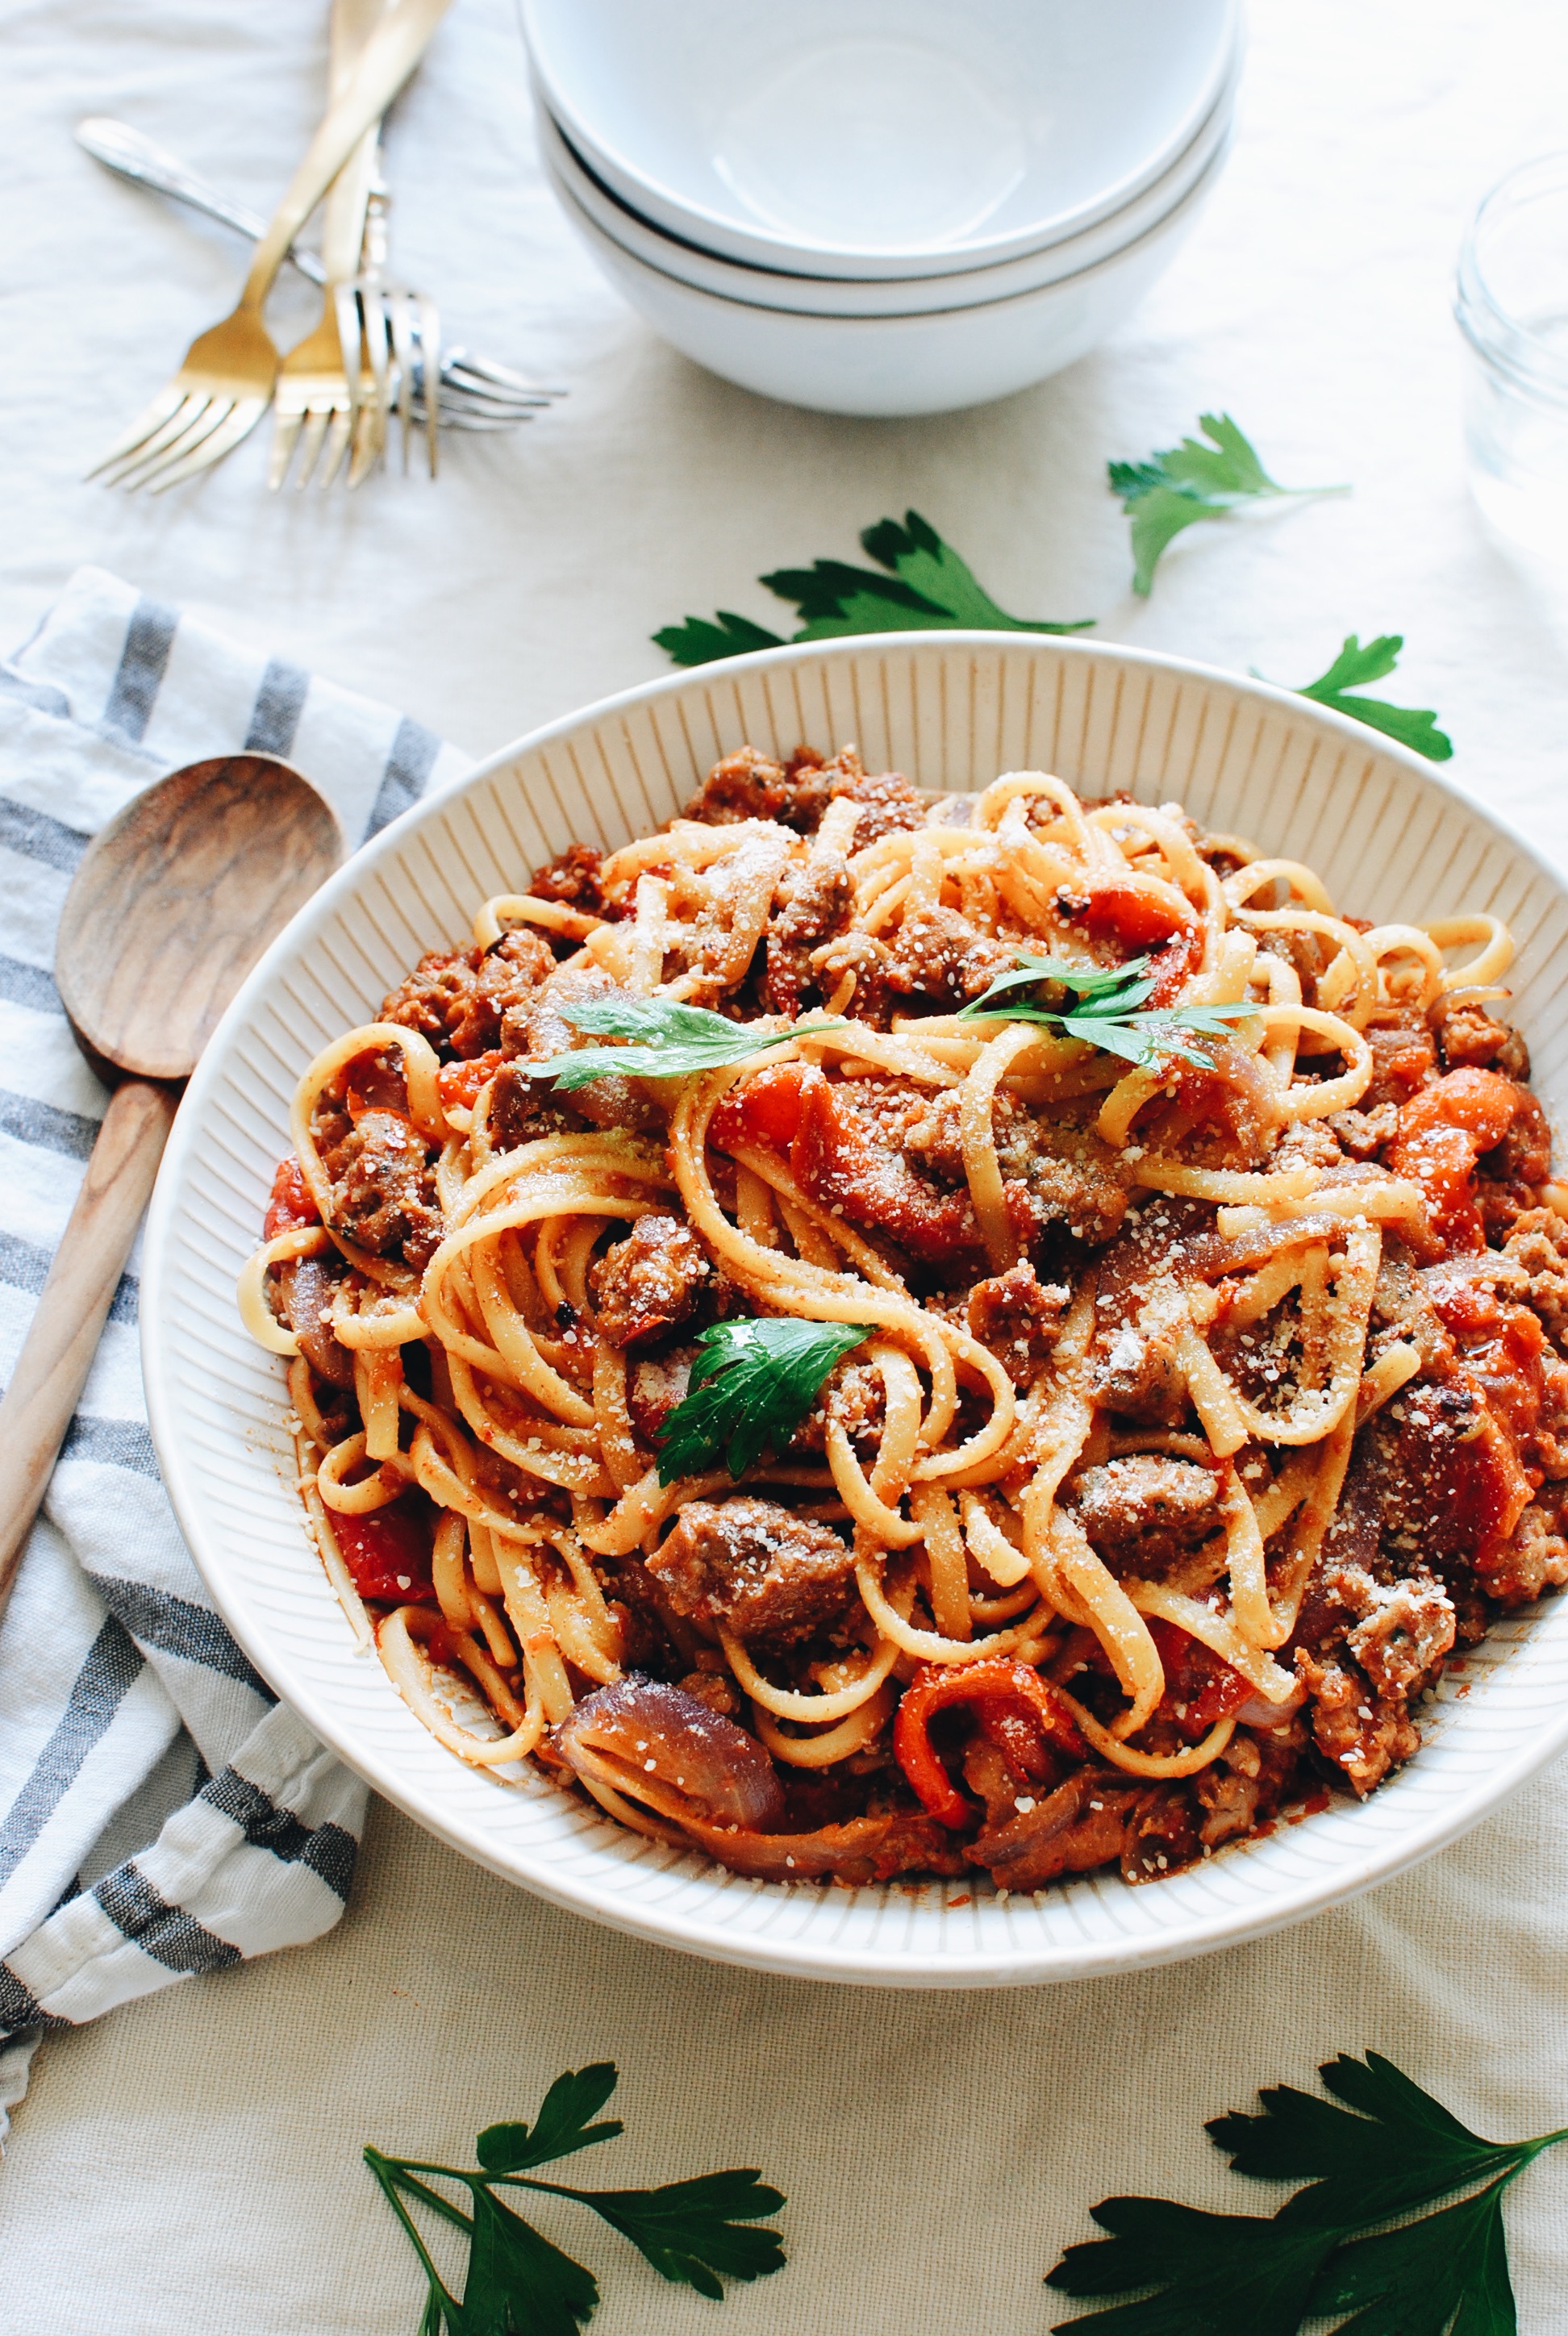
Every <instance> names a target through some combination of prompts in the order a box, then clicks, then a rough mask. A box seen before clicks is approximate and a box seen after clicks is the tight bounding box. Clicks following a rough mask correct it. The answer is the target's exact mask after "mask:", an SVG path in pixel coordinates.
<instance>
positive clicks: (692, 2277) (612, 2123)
mask: <svg viewBox="0 0 1568 2336" xmlns="http://www.w3.org/2000/svg"><path fill="white" fill-rule="evenodd" d="M616 2081H617V2078H616V2069H615V2065H614V2063H613V2062H612V2061H609V2060H600V2061H597V2062H596V2063H595V2064H594V2066H593V2067H592V2068H579V2069H576V2070H575V2071H574V2070H569V2071H568V2072H567V2073H566V2075H564V2076H561V2077H558V2078H556V2080H555V2082H554V2084H553V2085H552V2086H551V2087H550V2090H549V2092H548V2093H547V2094H546V2095H545V2097H544V2100H543V2102H542V2103H541V2107H540V2112H539V2116H538V2117H537V2118H536V2119H535V2120H534V2123H533V2126H532V2127H528V2126H527V2125H524V2124H511V2125H492V2126H487V2127H485V2129H484V2131H483V2132H482V2134H481V2135H480V2136H479V2140H478V2143H477V2145H476V2150H477V2155H478V2157H479V2161H480V2162H479V2165H478V2166H477V2167H464V2166H436V2165H432V2164H429V2163H427V2162H426V2161H425V2160H424V2159H422V2158H416V2157H394V2156H389V2155H388V2154H387V2153H386V2152H385V2151H383V2150H379V2149H375V2148H371V2147H368V2146H367V2147H366V2149H365V2164H366V2165H367V2166H369V2168H370V2170H371V2173H372V2174H373V2175H375V2180H376V2182H377V2184H378V2185H380V2189H381V2192H382V2195H383V2196H384V2197H385V2200H386V2203H387V2205H389V2206H390V2207H391V2208H392V2211H393V2213H394V2214H395V2215H396V2216H397V2219H398V2221H399V2222H400V2223H401V2224H402V2225H403V2228H404V2232H405V2233H406V2234H407V2236H408V2238H409V2240H410V2242H411V2244H413V2246H414V2251H415V2253H417V2254H418V2256H419V2260H420V2263H421V2265H422V2267H423V2269H424V2278H425V2289H426V2292H425V2302H424V2311H423V2312H422V2313H421V2315H420V2322H419V2336H523V2331H526V2336H579V2330H580V2329H581V2328H582V2327H583V2326H584V2324H585V2323H586V2322H587V2321H589V2319H590V2318H591V2317H592V2315H593V2312H594V2311H595V2308H596V2307H597V2305H598V2303H599V2282H598V2281H597V2280H596V2279H595V2278H594V2276H593V2273H591V2272H590V2271H589V2270H587V2269H586V2268H585V2266H584V2265H583V2264H581V2263H577V2262H574V2260H573V2259H572V2257H571V2256H570V2255H569V2254H564V2253H562V2252H561V2250H560V2247H558V2246H555V2245H553V2244H551V2242H550V2240H549V2239H547V2238H546V2237H545V2236H544V2235H543V2234H542V2233H541V2232H539V2231H536V2230H535V2229H534V2227H533V2225H532V2224H531V2223H528V2222H525V2221H524V2220H523V2218H522V2216H521V2214H517V2213H516V2212H515V2211H514V2210H513V2209H512V2208H511V2206H509V2205H505V2204H504V2203H503V2202H502V2200H501V2199H500V2198H498V2197H497V2196H496V2195H495V2194H496V2191H497V2189H498V2188H500V2187H502V2186H505V2187H510V2188H514V2189H521V2190H537V2191H542V2192H545V2193H547V2194H548V2195H550V2196H551V2197H555V2198H570V2199H571V2200H573V2201H574V2202H575V2203H576V2204H577V2205H580V2206H588V2207H590V2208H591V2209H592V2211H593V2212H594V2213H595V2214H598V2215H599V2217H600V2218H601V2219H602V2220H603V2221H604V2222H607V2223H609V2224H610V2225H611V2227H612V2228H613V2229H615V2230H617V2231H618V2232H620V2234H622V2236H623V2237H624V2238H628V2239H629V2240H630V2241H631V2244H632V2245H633V2246H635V2247H636V2248H638V2251H639V2252H640V2253H642V2254H643V2255H644V2256H645V2257H646V2258H647V2260H648V2262H649V2263H651V2264H652V2265H653V2267H654V2269H655V2270H656V2271H657V2273H659V2274H660V2275H661V2277H663V2278H665V2279H667V2280H673V2281H677V2282H682V2283H684V2284H685V2285H687V2286H688V2287H695V2288H696V2291H697V2292H698V2293H699V2294H701V2295H707V2296H712V2297H714V2298H715V2299H722V2297H723V2295H724V2285H723V2282H724V2281H725V2280H726V2279H764V2278H765V2277H766V2276H767V2274H768V2273H770V2272H775V2271H779V2270H781V2269H782V2268H783V2265H784V2248H783V2244H782V2243H781V2241H780V2238H779V2234H778V2233H777V2232H776V2231H774V2230H769V2229H758V2228H756V2227H755V2226H756V2224H758V2223H759V2222H761V2220H762V2218H763V2217H764V2216H765V2215H768V2214H776V2213H777V2212H778V2209H779V2208H780V2207H781V2206H782V2205H784V2196H783V2195H782V2193H781V2192H779V2191H777V2190H774V2189H773V2188H771V2187H770V2186H769V2185H768V2184H766V2183H765V2182H764V2181H763V2179H762V2177H761V2175H759V2174H758V2173H757V2171H756V2169H755V2166H742V2167H734V2168H731V2169H730V2170H729V2171H728V2172H726V2173H722V2174H702V2175H697V2176H696V2178H695V2179H694V2180H692V2181H687V2182H668V2183H666V2184H665V2185H664V2186H663V2187H662V2188H661V2189H657V2190H575V2189H571V2188H570V2187H569V2186H568V2185H566V2184H565V2183H561V2182H541V2181H540V2180H539V2179H537V2178H536V2177H535V2176H533V2175H529V2174H525V2173H524V2172H523V2171H522V2170H521V2169H522V2168H523V2167H524V2166H541V2165H545V2164H547V2163H549V2162H550V2161H551V2160H552V2159H555V2158H559V2157H569V2156H571V2155H572V2153H573V2152H574V2151H575V2150H579V2149H586V2148H587V2147H589V2145H590V2144H592V2143H594V2142H599V2141H609V2140H611V2139H613V2137H614V2136H616V2135H617V2134H618V2133H619V2131H620V2129H621V2128H620V2126H619V2123H618V2121H617V2120H616V2119H614V2118H611V2119H609V2120H607V2121H606V2122H604V2123H602V2124H599V2125H591V2124H589V2122H588V2120H589V2118H590V2117H592V2116H593V2114H594V2111H595V2110H596V2109H598V2108H600V2107H603V2105H604V2103H605V2101H607V2100H608V2099H609V2096H610V2094H611V2093H612V2092H613V2091H614V2090H615V2087H616ZM434 2182H447V2183H454V2184H456V2185H458V2186H459V2188H460V2189H463V2190H465V2191H466V2192H467V2193H468V2198H469V2204H470V2207H471V2209H472V2211H471V2212H469V2213H466V2214H465V2213H464V2212H463V2208H462V2207H460V2206H457V2205H453V2202H452V2200H451V2199H450V2198H448V2197H447V2196H445V2195H443V2192H441V2191H440V2190H437V2189H435V2188H433V2186H432V2185H433V2183H434ZM411 2201H412V2202H416V2203H417V2204H418V2205H421V2206H423V2207H424V2208H425V2209H426V2211H427V2212H429V2213H430V2214H433V2215H435V2217H436V2218H437V2219H438V2220H439V2221H441V2222H443V2223H445V2224H448V2225H449V2226H450V2227H452V2228H453V2229H456V2230H460V2231H462V2232H463V2233H465V2234H466V2235H467V2237H468V2240H469V2253H468V2265H467V2271H466V2274H465V2276H464V2279H463V2293H462V2296H461V2299H460V2298H459V2297H458V2296H457V2295H455V2294H454V2293H453V2291H452V2289H451V2288H450V2287H449V2286H448V2285H447V2283H446V2281H445V2280H444V2278H443V2275H442V2273H441V2272H440V2270H439V2269H438V2267H437V2265H436V2263H435V2259H434V2257H433V2254H432V2253H431V2251H430V2249H429V2247H428V2246H427V2245H426V2244H425V2242H424V2237H423V2235H422V2234H421V2232H420V2229H419V2226H418V2224H416V2223H415V2221H414V2216H413V2214H412V2212H411V2211H410V2205H409V2203H408V2202H411Z"/></svg>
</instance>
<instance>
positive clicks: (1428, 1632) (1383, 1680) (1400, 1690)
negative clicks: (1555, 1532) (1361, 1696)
mask: <svg viewBox="0 0 1568 2336" xmlns="http://www.w3.org/2000/svg"><path fill="white" fill-rule="evenodd" d="M1563 1553H1564V1555H1565V1556H1568V1549H1565V1550H1564V1552H1563ZM1368 1591H1369V1593H1370V1594H1369V1595H1368V1598H1367V1600H1366V1601H1365V1611H1363V1613H1362V1616H1361V1619H1360V1621H1359V1622H1358V1623H1357V1625H1356V1627H1355V1629H1354V1630H1352V1631H1350V1633H1349V1636H1348V1637H1347V1639H1346V1640H1345V1644H1346V1646H1347V1647H1348V1648H1349V1651H1350V1653H1351V1654H1352V1655H1354V1657H1355V1658H1356V1660H1357V1662H1358V1663H1359V1665H1360V1667H1361V1669H1363V1670H1364V1671H1365V1672H1366V1674H1367V1677H1368V1679H1370V1680H1371V1682H1372V1685H1373V1686H1374V1687H1375V1688H1376V1689H1377V1690H1378V1694H1379V1695H1381V1696H1386V1697H1388V1698H1394V1697H1398V1696H1402V1697H1403V1698H1405V1700H1406V1701H1407V1702H1408V1701H1409V1699H1410V1698H1411V1697H1412V1696H1413V1695H1416V1694H1418V1693H1419V1691H1420V1690H1421V1689H1422V1688H1423V1687H1426V1686H1427V1685H1429V1684H1430V1681H1431V1679H1432V1677H1433V1676H1434V1674H1435V1672H1436V1669H1437V1665H1438V1664H1439V1663H1440V1662H1441V1661H1442V1660H1443V1657H1444V1656H1445V1655H1446V1653H1447V1652H1448V1650H1449V1648H1450V1647H1451V1646H1452V1645H1453V1643H1454V1603H1453V1601H1452V1599H1450V1598H1449V1596H1448V1595H1447V1592H1446V1591H1445V1590H1444V1588H1443V1586H1442V1584H1441V1583H1440V1582H1436V1581H1434V1580H1433V1578H1432V1576H1431V1575H1430V1574H1416V1575H1412V1576H1410V1577H1409V1578H1408V1579H1407V1580H1406V1581H1404V1582H1393V1583H1390V1584H1388V1585H1387V1586H1383V1585H1381V1584H1378V1583H1376V1582H1368Z"/></svg>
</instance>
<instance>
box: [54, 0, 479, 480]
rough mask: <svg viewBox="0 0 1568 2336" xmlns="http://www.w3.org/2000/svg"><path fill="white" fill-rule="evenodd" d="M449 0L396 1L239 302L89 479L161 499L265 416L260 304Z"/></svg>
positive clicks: (272, 370) (292, 190)
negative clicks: (148, 491) (102, 476)
mask: <svg viewBox="0 0 1568 2336" xmlns="http://www.w3.org/2000/svg"><path fill="white" fill-rule="evenodd" d="M451 5H452V0H395V5H394V6H393V7H392V8H391V9H390V10H389V11H388V13H387V15H386V16H385V20H384V21H383V23H382V24H381V25H380V26H379V27H378V29H377V30H376V32H375V34H373V35H372V37H371V38H370V40H369V41H368V42H367V43H366V44H365V51H364V54H363V55H362V56H361V58H360V60H359V63H358V64H357V66H356V67H355V73H354V77H353V80H352V82H351V83H350V85H349V87H348V88H347V90H346V92H345V93H344V95H343V96H342V97H341V98H340V99H339V100H338V101H337V102H336V104H335V105H334V106H333V107H332V108H331V111H330V112H328V113H327V115H326V120H325V121H324V122H322V124H321V127H320V128H319V129H318V130H317V133H316V135H315V137H314V138H313V139H312V140H311V141H310V146H309V149H308V151H307V154H306V156H305V160H304V161H302V162H301V164H300V166H299V168H298V170H297V171H296V172H295V174H294V178H293V180H291V182H290V184H289V188H288V191H287V194H286V195H285V196H284V198H283V200H282V202H281V203H280V204H279V205H278V209H277V211H276V212H275V213H274V215H273V218H272V222H271V225H270V226H269V227H268V230H267V233H266V234H265V236H263V238H262V239H261V241H260V242H259V243H258V246H257V248H256V258H255V259H254V261H253V262H252V265H251V269H250V273H249V275H248V277H246V279H245V287H244V289H243V291H242V292H241V293H240V296H239V305H238V306H237V307H236V308H235V310H234V312H233V314H232V315H231V316H226V317H225V318H224V320H223V322H222V323H221V324H219V325H214V326H212V327H211V329H210V331H209V332H205V333H202V334H200V336H198V338H197V339H195V340H194V341H192V342H191V344H190V348H189V349H188V350H187V351H186V353H185V361H184V363H183V364H182V365H180V369H179V371H178V372H177V373H176V374H175V375H174V377H173V379H172V380H171V381H170V383H169V384H167V386H166V387H165V388H164V389H163V390H162V391H161V393H160V394H159V395H158V396H157V397H155V398H154V399H153V401H152V403H151V405H150V406H148V407H147V409H146V411H145V412H144V413H142V414H140V415H138V417H137V419H136V421H135V422H133V423H132V424H131V428H130V429H129V430H128V431H127V432H126V433H125V434H124V436H123V437H122V438H120V439H118V440H117V441H116V443H114V445H112V447H111V448H110V450H109V452H108V453H107V454H105V455H104V457H103V459H102V462H98V463H95V464H94V466H93V469H92V470H91V471H90V472H88V473H87V475H88V477H89V478H95V477H96V476H97V475H98V474H99V472H109V473H110V477H109V480H108V483H109V484H111V485H124V486H129V487H143V486H149V485H153V484H154V482H156V484H155V486H154V492H158V493H162V492H164V491H165V490H166V489H167V488H169V487H172V486H175V485H177V484H178V483H179V482H180V480H181V479H188V478H190V477H192V476H193V475H194V473H195V472H198V471H201V470H205V469H206V468H207V467H208V465H209V463H212V462H218V461H219V460H220V459H221V458H222V456H223V455H225V454H227V453H229V452H230V450H231V449H232V448H233V447H235V446H238V445H239V442H240V440H241V439H242V438H243V437H244V436H245V435H246V433H248V431H250V430H253V429H254V428H255V427H256V424H257V423H258V422H259V421H260V419H261V416H262V414H264V413H265V412H266V411H267V407H268V402H269V400H270V398H271V396H272V391H273V386H274V384H275V383H276V381H277V378H278V350H277V348H276V346H275V345H274V343H273V340H272V337H271V335H270V334H269V333H268V330H267V327H266V326H265V325H264V324H263V323H262V320H261V310H262V304H263V303H264V301H265V300H266V298H267V296H268V292H269V291H270V290H271V288H272V282H273V278H274V277H276V275H277V274H278V269H279V268H281V267H282V265H283V260H284V257H285V254H286V253H287V249H288V247H289V245H290V244H291V243H292V242H293V240H294V238H295V237H296V236H297V234H298V232H299V230H300V229H301V228H302V227H303V226H304V224H305V222H306V220H307V219H308V218H309V216H310V214H311V212H312V211H313V210H314V209H315V208H316V206H317V203H318V202H319V201H320V200H321V198H322V196H323V195H324V194H325V193H326V190H327V188H328V187H329V186H330V184H331V183H332V180H334V179H335V178H336V176H337V173H338V172H339V170H341V169H342V168H343V165H344V164H345V162H346V161H347V160H348V157H349V156H350V154H351V153H352V152H353V151H354V149H355V147H356V146H357V145H358V143H359V141H360V140H361V139H362V138H363V137H364V135H365V131H367V130H368V129H369V128H370V126H371V124H372V123H373V122H376V121H378V120H379V119H380V117H381V115H382V114H383V113H385V111H386V108H387V107H388V106H389V105H390V104H391V102H392V100H393V98H394V96H395V95H396V93H397V92H398V91H399V90H400V89H401V88H402V86H403V84H404V82H405V81H406V80H407V78H408V76H409V74H410V73H412V72H413V71H414V66H415V65H416V64H417V63H418V62H419V59H420V57H421V55H422V54H424V50H425V48H426V47H427V46H428V44H429V42H430V39H431V36H432V34H433V33H434V31H435V28H436V26H437V25H438V24H440V22H441V20H442V18H443V16H444V15H445V14H446V12H447V10H448V8H449V7H450V6H451Z"/></svg>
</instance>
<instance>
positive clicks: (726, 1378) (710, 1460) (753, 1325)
mask: <svg viewBox="0 0 1568 2336" xmlns="http://www.w3.org/2000/svg"><path fill="white" fill-rule="evenodd" d="M872 1328H873V1326H872V1324H871V1323H869V1322H802V1321H800V1320H798V1319H795V1318H794V1317H781V1318H780V1319H776V1320H775V1319H767V1320H761V1321H741V1322H716V1324H715V1325H714V1327H713V1329H711V1330H704V1331H703V1332H702V1334H701V1336H700V1337H699V1338H698V1339H697V1341H696V1344H697V1349H698V1351H697V1358H696V1362H695V1363H694V1364H693V1365H692V1371H691V1384H690V1387H689V1388H688V1390H687V1394H686V1395H685V1396H684V1397H682V1399H681V1401H680V1402H679V1403H677V1406H676V1407H675V1409H674V1410H673V1411H672V1412H671V1413H670V1415H669V1417H668V1419H667V1421H666V1422H665V1425H664V1428H663V1430H662V1432H661V1434H660V1436H659V1438H658V1481H659V1483H660V1484H674V1483H675V1481H676V1479H677V1477H678V1476H695V1475H698V1474H699V1473H700V1472H701V1471H702V1470H703V1469H705V1468H711V1467H712V1466H713V1465H714V1463H715V1461H716V1460H717V1459H719V1458H721V1457H722V1458H723V1460H724V1463H725V1465H726V1467H727V1468H728V1470H729V1473H730V1475H731V1476H732V1477H735V1478H736V1479H737V1480H738V1479H739V1478H740V1477H742V1476H744V1475H745V1472H746V1470H747V1469H748V1468H749V1467H751V1466H752V1465H754V1464H755V1462H756V1461H757V1460H759V1459H760V1458H761V1456H762V1455H763V1453H764V1451H765V1450H772V1451H773V1452H774V1453H781V1452H782V1451H783V1450H784V1446H785V1445H786V1444H787V1443H788V1442H789V1440H790V1437H791V1436H793V1435H794V1432H795V1429H796V1428H797V1427H798V1426H800V1424H801V1422H802V1420H803V1419H804V1417H805V1416H806V1414H807V1413H808V1412H809V1411H810V1409H811V1407H812V1406H813V1403H814V1402H815V1401H816V1399H817V1392H818V1390H819V1388H820V1387H821V1386H822V1383H823V1380H824V1379H825V1378H826V1377H827V1375H828V1373H829V1372H830V1371H831V1370H832V1369H833V1365H834V1364H835V1363H837V1362H839V1361H840V1360H842V1358H843V1357H844V1356H845V1355H847V1354H848V1353H849V1352H850V1350H851V1348H853V1347H858V1346H859V1345H860V1343H861V1341H862V1338H870V1337H871V1336H872Z"/></svg>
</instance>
